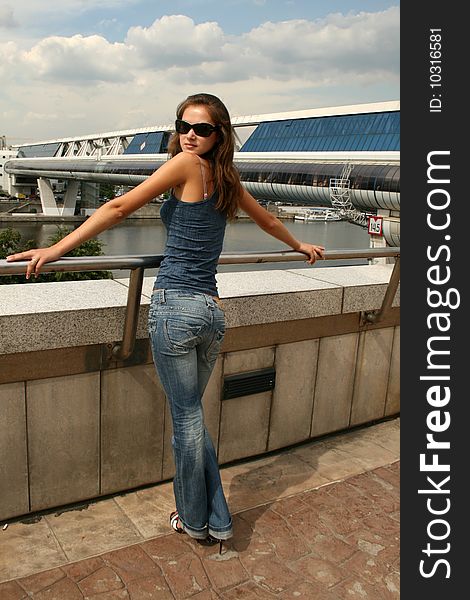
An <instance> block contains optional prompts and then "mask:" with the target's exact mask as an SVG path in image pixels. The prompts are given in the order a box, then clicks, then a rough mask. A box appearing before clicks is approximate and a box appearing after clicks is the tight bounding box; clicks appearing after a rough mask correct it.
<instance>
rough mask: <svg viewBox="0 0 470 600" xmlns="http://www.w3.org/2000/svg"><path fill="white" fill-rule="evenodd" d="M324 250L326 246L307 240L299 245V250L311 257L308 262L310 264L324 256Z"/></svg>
mask: <svg viewBox="0 0 470 600" xmlns="http://www.w3.org/2000/svg"><path fill="white" fill-rule="evenodd" d="M324 250H325V248H324V246H317V245H315V244H307V243H305V242H300V246H299V248H297V251H298V252H302V253H303V254H306V255H307V256H308V257H309V258H308V260H307V262H308V263H309V264H310V265H313V263H314V262H315V261H316V260H317V259H318V258H323V252H324Z"/></svg>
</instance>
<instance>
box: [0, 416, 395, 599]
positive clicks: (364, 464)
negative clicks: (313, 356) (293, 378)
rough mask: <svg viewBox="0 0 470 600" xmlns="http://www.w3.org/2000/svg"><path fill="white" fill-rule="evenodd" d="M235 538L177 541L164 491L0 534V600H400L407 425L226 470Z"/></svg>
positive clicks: (164, 487)
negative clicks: (209, 543) (402, 452)
mask: <svg viewBox="0 0 470 600" xmlns="http://www.w3.org/2000/svg"><path fill="white" fill-rule="evenodd" d="M222 479H223V482H224V488H225V490H226V493H227V497H228V502H229V505H230V507H231V509H232V511H233V513H234V537H233V538H232V539H231V540H230V541H229V542H227V543H226V544H225V546H224V549H223V552H222V554H221V555H219V553H218V546H213V547H203V546H201V545H199V544H197V543H196V542H194V541H193V540H191V539H190V538H189V537H188V536H187V535H177V534H175V533H171V532H170V533H168V532H169V526H168V523H167V521H168V514H169V512H170V510H172V509H173V500H172V490H171V484H169V483H165V484H160V485H156V486H153V487H151V488H147V489H144V490H139V491H137V492H132V493H129V494H124V495H120V496H116V497H114V498H108V499H106V500H101V501H98V502H93V503H90V504H87V505H84V506H81V507H75V508H73V509H70V510H67V511H64V512H61V513H59V512H56V513H49V514H47V515H43V516H41V517H36V518H35V519H30V520H29V521H26V520H24V521H22V522H12V523H9V524H8V527H7V528H6V529H2V528H1V524H0V599H1V600H22V599H23V598H25V599H26V598H33V599H34V600H83V599H88V598H89V599H92V600H124V599H129V600H154V599H155V600H180V599H184V598H191V599H192V600H215V599H221V600H235V599H237V600H238V599H246V600H248V599H249V600H251V599H253V600H255V599H256V600H259V599H270V598H271V599H272V598H278V599H282V600H287V599H292V600H294V599H299V600H302V599H308V600H342V599H348V600H355V599H358V600H369V599H373V600H387V599H388V598H395V599H397V598H399V419H394V420H391V421H387V422H384V423H380V424H377V425H374V426H371V427H366V428H363V429H360V430H356V431H354V432H349V433H346V434H341V435H337V436H333V437H330V438H327V439H324V440H321V441H318V442H311V443H308V444H305V445H302V446H299V447H296V448H294V449H290V450H287V451H281V452H279V453H278V454H276V455H271V456H268V457H264V458H261V459H258V460H252V461H249V462H244V463H240V464H237V465H234V466H230V467H227V468H224V469H222Z"/></svg>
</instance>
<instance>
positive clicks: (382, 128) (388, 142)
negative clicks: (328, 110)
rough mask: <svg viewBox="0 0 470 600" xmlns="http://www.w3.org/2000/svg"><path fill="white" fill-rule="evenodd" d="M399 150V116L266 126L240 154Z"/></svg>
mask: <svg viewBox="0 0 470 600" xmlns="http://www.w3.org/2000/svg"><path fill="white" fill-rule="evenodd" d="M399 150H400V112H399V111H390V112H376V113H364V114H355V115H338V116H328V117H311V118H307V119H286V120H282V121H270V122H263V123H260V124H259V125H258V127H257V128H256V129H255V131H254V132H253V133H252V134H251V136H250V137H249V138H248V139H247V141H246V142H245V143H244V144H243V146H242V148H241V149H240V151H241V152H341V151H353V152H364V151H368V152H374V151H375V152H384V151H399Z"/></svg>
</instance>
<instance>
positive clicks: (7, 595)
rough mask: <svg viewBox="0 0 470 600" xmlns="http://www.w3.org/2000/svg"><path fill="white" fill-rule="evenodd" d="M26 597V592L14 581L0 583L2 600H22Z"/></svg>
mask: <svg viewBox="0 0 470 600" xmlns="http://www.w3.org/2000/svg"><path fill="white" fill-rule="evenodd" d="M27 597H28V596H27V594H26V592H25V591H24V590H23V588H21V587H20V586H19V584H18V583H17V582H16V581H7V582H6V583H0V598H1V599H2V600H23V598H27Z"/></svg>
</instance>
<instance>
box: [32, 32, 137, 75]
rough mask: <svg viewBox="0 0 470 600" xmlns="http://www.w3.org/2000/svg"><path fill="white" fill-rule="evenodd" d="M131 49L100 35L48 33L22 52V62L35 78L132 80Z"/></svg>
mask: <svg viewBox="0 0 470 600" xmlns="http://www.w3.org/2000/svg"><path fill="white" fill-rule="evenodd" d="M131 54H132V49H131V48H129V47H127V46H126V45H125V44H118V43H110V42H108V41H107V40H106V39H105V38H103V37H101V36H98V35H91V36H88V37H83V36H82V35H74V36H72V37H69V38H66V37H58V36H54V37H48V38H46V39H44V40H42V41H41V42H39V43H38V44H36V45H35V46H33V48H32V49H31V50H30V51H29V52H25V53H23V55H22V62H23V65H24V66H25V67H26V68H27V69H28V68H29V70H30V72H31V73H32V74H33V73H34V76H35V77H36V78H40V79H53V80H55V81H62V82H64V83H66V82H73V81H75V82H80V83H82V84H83V83H84V82H86V83H93V82H95V81H110V82H113V81H130V80H131V79H132V73H131V71H130V70H129V68H128V59H129V57H130V55H131Z"/></svg>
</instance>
